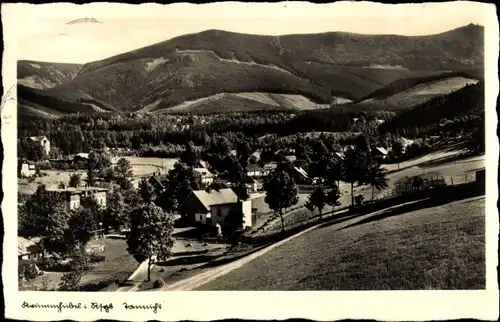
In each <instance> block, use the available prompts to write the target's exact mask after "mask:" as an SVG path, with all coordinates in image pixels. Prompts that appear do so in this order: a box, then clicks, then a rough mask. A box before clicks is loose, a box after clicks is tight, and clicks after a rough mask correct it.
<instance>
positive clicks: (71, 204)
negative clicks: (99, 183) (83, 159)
mask: <svg viewBox="0 0 500 322" xmlns="http://www.w3.org/2000/svg"><path fill="white" fill-rule="evenodd" d="M49 191H52V192H54V193H59V194H61V195H63V196H64V200H65V202H66V206H67V207H68V209H69V210H74V209H78V208H80V200H81V198H82V197H89V196H94V198H95V199H96V200H97V203H98V204H99V205H101V206H103V207H105V206H106V197H107V192H108V189H106V188H100V187H83V188H73V187H67V188H64V189H52V190H49Z"/></svg>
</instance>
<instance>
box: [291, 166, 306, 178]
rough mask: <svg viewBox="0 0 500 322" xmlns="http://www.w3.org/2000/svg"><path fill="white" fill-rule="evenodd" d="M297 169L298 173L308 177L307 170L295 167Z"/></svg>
mask: <svg viewBox="0 0 500 322" xmlns="http://www.w3.org/2000/svg"><path fill="white" fill-rule="evenodd" d="M293 168H294V169H295V171H297V172H298V173H300V174H301V175H302V176H304V177H305V178H307V177H308V176H307V172H306V171H305V170H304V169H302V168H301V167H293Z"/></svg>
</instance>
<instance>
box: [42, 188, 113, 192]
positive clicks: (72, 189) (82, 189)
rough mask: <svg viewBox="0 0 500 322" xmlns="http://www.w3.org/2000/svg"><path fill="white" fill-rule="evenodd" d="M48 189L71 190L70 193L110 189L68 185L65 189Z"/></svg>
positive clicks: (106, 189)
mask: <svg viewBox="0 0 500 322" xmlns="http://www.w3.org/2000/svg"><path fill="white" fill-rule="evenodd" d="M47 190H48V191H53V192H70V193H82V192H86V191H96V192H98V191H108V190H109V189H108V188H101V187H81V188H80V187H79V188H74V187H67V188H65V189H60V188H58V189H47Z"/></svg>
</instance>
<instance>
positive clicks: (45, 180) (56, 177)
mask: <svg viewBox="0 0 500 322" xmlns="http://www.w3.org/2000/svg"><path fill="white" fill-rule="evenodd" d="M41 172H42V173H45V174H46V175H45V176H42V177H36V178H34V180H33V179H25V178H23V179H18V193H19V194H20V195H31V194H34V193H35V192H36V189H37V188H38V185H40V184H44V185H45V186H46V187H47V188H57V187H58V186H59V183H61V182H64V183H65V184H68V182H69V177H70V176H71V175H72V174H73V173H74V172H75V171H62V170H61V171H59V170H41ZM76 172H77V173H79V174H80V175H81V178H82V180H85V178H87V173H86V172H85V171H76Z"/></svg>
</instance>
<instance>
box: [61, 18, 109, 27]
mask: <svg viewBox="0 0 500 322" xmlns="http://www.w3.org/2000/svg"><path fill="white" fill-rule="evenodd" d="M78 23H102V21H99V20H97V19H96V18H80V19H76V20H72V21H70V22H68V23H66V24H67V25H74V24H78Z"/></svg>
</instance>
